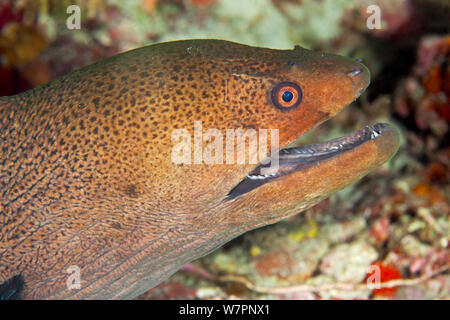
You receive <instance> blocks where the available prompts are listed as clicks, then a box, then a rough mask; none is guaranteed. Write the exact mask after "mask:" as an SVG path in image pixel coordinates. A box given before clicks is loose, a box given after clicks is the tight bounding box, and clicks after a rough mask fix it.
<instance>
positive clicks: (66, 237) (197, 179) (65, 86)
mask: <svg viewBox="0 0 450 320" xmlns="http://www.w3.org/2000/svg"><path fill="white" fill-rule="evenodd" d="M369 82H370V75H369V71H368V70H367V68H366V67H365V66H364V65H362V64H361V63H359V62H357V61H353V60H350V59H348V58H344V57H340V56H336V55H331V54H326V53H321V52H314V51H309V50H306V49H303V48H301V47H299V46H296V47H295V48H294V49H293V50H274V49H268V48H258V47H251V46H246V45H242V44H237V43H233V42H227V41H221V40H186V41H176V42H168V43H162V44H156V45H151V46H147V47H143V48H139V49H136V50H132V51H129V52H126V53H122V54H119V55H116V56H113V57H111V58H108V59H106V60H103V61H100V62H97V63H95V64H92V65H90V66H87V67H84V68H81V69H79V70H76V71H74V72H72V73H70V74H68V75H66V76H64V77H61V78H59V79H56V80H53V81H51V82H49V83H47V84H44V85H42V86H39V87H37V88H35V89H32V90H29V91H27V92H24V93H22V94H19V95H16V96H11V97H2V98H0V129H1V131H0V150H1V154H0V168H1V173H0V283H3V285H1V286H0V291H1V288H3V289H5V288H6V289H7V290H3V291H4V292H3V293H2V292H0V295H2V294H3V298H5V297H6V298H7V297H9V296H13V295H14V296H16V297H19V296H20V297H21V298H24V299H69V298H71V299H82V298H83V299H96V298H100V299H118V298H122V299H125V298H133V297H136V296H137V295H139V294H141V293H143V292H145V291H146V290H148V289H150V288H152V287H154V286H156V285H157V284H158V283H160V282H162V281H164V280H165V279H166V278H167V277H168V276H170V275H171V274H172V273H174V272H175V271H177V270H178V269H179V268H180V267H181V266H183V265H184V264H186V263H188V262H190V261H192V260H194V259H196V258H198V257H201V256H203V255H205V254H207V253H209V252H210V251H212V250H214V249H215V248H217V247H219V246H220V245H222V244H224V243H225V242H227V241H229V240H231V239H233V238H235V237H236V236H238V235H240V234H242V233H244V232H246V231H248V230H251V229H254V228H257V227H260V226H264V225H267V224H271V223H275V222H277V221H279V220H281V219H283V218H286V217H288V216H291V215H294V214H296V213H298V212H300V211H302V210H305V209H307V208H309V207H311V206H312V205H314V204H316V203H317V202H319V201H320V200H322V199H324V198H326V197H328V196H329V195H330V194H332V193H334V192H336V191H337V190H339V189H342V188H344V187H345V186H347V185H348V184H350V183H352V182H354V181H356V180H357V179H359V178H361V177H362V176H364V175H365V174H367V173H368V172H369V171H371V170H373V169H374V168H377V167H378V166H380V165H381V164H383V163H384V162H386V161H387V160H389V159H390V158H391V157H392V156H393V155H394V154H395V152H396V150H397V148H398V145H399V134H398V132H397V130H396V129H395V128H393V127H391V126H389V125H387V124H376V125H373V126H367V127H365V128H363V129H361V130H360V131H357V132H355V133H352V134H350V135H348V136H345V137H342V138H339V139H335V140H332V141H329V142H324V143H319V144H315V145H310V146H300V147H290V146H289V144H290V143H291V142H293V141H294V140H296V139H297V138H298V137H299V136H301V135H303V134H304V133H305V132H307V131H308V130H310V129H311V128H313V127H315V126H317V125H318V124H320V123H321V122H323V121H325V120H327V119H329V118H330V117H332V116H334V115H335V114H336V113H337V112H338V111H339V110H341V109H342V108H343V107H344V106H346V105H348V104H349V103H351V102H352V101H354V100H355V99H356V98H358V97H359V96H360V94H361V93H362V92H363V91H364V90H365V88H366V87H367V86H368V84H369ZM194 121H201V125H202V130H203V131H202V132H203V133H204V132H205V131H206V130H208V129H210V128H214V129H215V130H218V131H219V132H220V133H222V134H223V137H225V134H226V130H228V129H236V130H237V129H242V130H248V129H255V130H259V129H262V128H263V129H268V130H269V129H270V130H278V136H277V138H278V148H279V149H280V151H279V153H278V162H279V165H278V167H277V168H270V167H269V166H268V165H269V164H270V163H271V162H269V161H268V160H264V161H262V162H261V160H258V161H259V163H256V164H255V163H250V161H244V162H243V163H238V162H237V161H236V163H209V164H207V163H204V162H197V163H195V161H194V162H193V163H192V164H186V163H176V162H174V160H173V157H172V155H173V154H172V153H173V148H174V146H175V145H176V144H177V143H178V140H176V141H174V138H173V132H174V131H175V130H177V129H184V130H185V132H188V133H189V134H190V135H191V136H192V137H193V136H194V134H195V132H194V130H195V123H194ZM270 132H272V131H270ZM274 132H275V131H274ZM243 137H244V138H245V136H243ZM197 140H198V139H197ZM197 140H195V139H193V140H192V141H191V142H189V144H191V143H192V145H194V147H195V143H198V141H197ZM247 140H249V139H247V138H245V139H241V140H240V142H239V140H238V139H237V138H236V139H235V140H233V142H232V144H231V145H232V146H233V147H235V148H236V150H241V151H242V150H244V151H245V150H247V149H248V156H247V158H246V159H247V160H249V159H250V157H252V156H254V154H252V153H255V151H254V150H253V149H251V148H250V147H249V148H244V149H242V148H241V149H239V147H242V145H243V144H245V143H246V141H247ZM268 140H269V139H268ZM274 141H275V140H274ZM200 143H201V141H200ZM270 145H271V148H270V150H272V146H274V145H275V142H272V140H271V142H270ZM205 146H206V143H205ZM244 147H245V145H244ZM224 148H225V147H224ZM205 149H206V147H205ZM266 156H267V157H268V158H267V159H269V160H270V161H274V159H275V158H274V157H276V156H277V153H274V154H272V153H271V152H269V147H267V152H266V153H265V155H264V157H266ZM263 169H266V170H265V171H264V172H263ZM73 268H78V269H77V270H78V274H75V273H71V272H72V271H71V270H75V269H73ZM73 276H77V277H78V278H79V280H80V281H81V282H80V283H79V287H78V288H77V287H76V286H70V285H68V284H70V283H71V282H70V281H72V280H73V278H71V277H73ZM70 279H72V280H70ZM73 283H77V282H73ZM14 284H16V285H15V287H14ZM19 289H20V292H19ZM5 291H6V293H5Z"/></svg>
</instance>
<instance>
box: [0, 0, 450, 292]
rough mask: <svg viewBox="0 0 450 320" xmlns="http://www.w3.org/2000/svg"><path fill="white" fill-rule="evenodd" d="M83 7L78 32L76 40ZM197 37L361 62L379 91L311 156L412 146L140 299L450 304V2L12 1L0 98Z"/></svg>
mask: <svg viewBox="0 0 450 320" xmlns="http://www.w3.org/2000/svg"><path fill="white" fill-rule="evenodd" d="M71 5H77V6H79V8H80V9H81V11H80V12H81V16H80V17H81V20H80V29H77V28H75V29H70V28H68V24H67V23H68V19H69V18H70V17H71V15H72V12H70V13H68V12H67V8H68V7H69V6H71ZM377 10H379V12H378V13H379V18H380V20H379V21H378V22H379V23H377V21H376V20H374V19H375V18H376V14H377ZM72 22H73V21H72ZM193 38H216V39H224V40H231V41H236V42H240V43H244V44H248V45H255V46H262V47H270V48H278V49H292V48H293V47H294V45H301V46H303V47H306V48H308V49H313V50H320V51H326V52H331V53H336V54H340V55H345V56H349V57H353V58H360V59H362V61H363V63H364V64H366V65H367V66H368V68H369V69H370V71H371V74H372V83H371V85H370V86H369V88H368V89H367V91H366V92H365V93H364V94H363V95H362V96H361V98H360V99H358V100H357V101H355V102H354V103H353V104H351V105H350V106H348V107H347V108H345V109H344V110H343V111H342V112H340V114H338V115H337V116H336V117H334V118H333V119H331V120H329V121H327V122H326V123H324V124H323V125H321V126H320V127H318V128H316V129H314V130H313V131H312V132H310V133H308V134H307V135H306V136H304V137H302V139H301V144H310V143H314V142H318V141H325V140H329V139H331V138H335V137H338V136H342V135H344V134H347V133H349V132H351V131H354V130H357V129H359V128H362V127H364V126H365V125H366V124H368V123H377V122H388V123H392V124H394V125H395V126H397V127H398V128H399V129H400V130H401V133H402V139H403V140H402V145H401V147H400V150H399V152H398V153H397V155H396V156H395V157H394V158H393V159H392V160H391V161H389V162H388V163H386V164H385V165H384V166H382V167H381V168H380V169H378V170H375V171H374V172H372V173H370V174H369V175H368V176H366V177H364V178H363V179H362V180H360V181H359V182H357V183H356V184H354V185H352V186H350V187H347V188H346V189H344V190H342V191H341V192H339V193H337V194H335V195H333V196H331V197H330V198H329V199H326V200H324V201H322V202H321V203H319V204H318V205H316V206H315V207H313V208H311V209H309V210H307V211H306V212H303V213H301V214H298V215H296V216H294V217H291V218H289V219H286V220H283V221H281V222H279V223H277V224H275V225H271V226H267V227H264V228H261V229H258V230H254V231H251V232H248V233H246V234H244V235H242V236H240V237H238V238H236V239H235V240H233V241H231V242H230V243H228V244H226V245H225V246H224V247H222V248H220V249H219V250H217V251H215V252H213V253H212V254H210V255H208V256H206V257H204V258H201V259H199V260H197V261H194V262H193V263H190V264H188V265H186V266H185V267H184V268H183V269H182V270H180V271H179V272H178V273H176V274H174V275H173V276H172V277H171V278H169V279H168V280H167V281H165V282H164V283H162V284H160V285H159V286H157V287H155V288H153V289H151V290H150V291H148V292H147V293H145V294H143V295H141V296H140V297H139V298H138V299H449V298H450V276H449V272H448V270H449V266H450V254H449V249H448V242H449V235H450V217H449V211H450V210H449V209H450V179H449V178H450V146H449V123H450V100H449V99H450V1H448V0H441V1H440V0H378V1H375V0H360V1H350V0H126V1H120V0H89V1H88V0H85V1H84V0H70V1H65V0H14V1H12V0H11V1H10V0H0V96H5V95H13V94H17V93H20V92H23V91H26V90H28V89H31V88H33V87H35V86H38V85H40V84H43V83H45V82H48V81H50V80H52V79H54V78H56V77H59V76H62V75H64V74H66V73H68V72H70V71H72V70H74V69H77V68H80V67H82V66H85V65H88V64H90V63H92V62H94V61H98V60H100V59H103V58H106V57H109V56H112V55H114V54H117V53H119V52H123V51H126V50H129V49H133V48H136V47H140V46H144V45H148V44H152V43H157V42H163V41H170V40H179V39H193ZM280 196H282V195H280ZM371 266H372V267H371ZM373 266H376V267H378V270H380V271H381V281H382V282H386V283H387V284H386V285H385V286H382V287H381V288H378V289H370V288H368V287H367V285H366V282H365V280H366V279H367V278H369V277H370V275H371V270H373ZM388 281H389V282H388Z"/></svg>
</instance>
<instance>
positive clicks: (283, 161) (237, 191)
mask: <svg viewBox="0 0 450 320" xmlns="http://www.w3.org/2000/svg"><path fill="white" fill-rule="evenodd" d="M387 128H389V126H388V125H385V124H382V123H377V124H375V125H373V126H366V127H364V128H363V129H361V130H358V131H356V132H354V133H351V134H349V135H347V136H344V137H340V138H337V139H333V140H330V141H327V142H322V143H317V144H312V145H307V146H301V147H295V148H284V149H281V150H280V151H279V152H278V153H277V155H275V156H276V157H277V158H278V165H273V164H274V163H276V162H274V161H276V159H274V158H273V157H272V158H270V161H267V163H265V164H260V165H259V166H258V167H256V168H255V169H254V170H253V171H251V172H250V173H249V174H248V175H247V176H246V177H245V178H244V179H243V180H242V181H241V182H239V184H237V185H236V187H234V188H233V189H232V190H231V191H230V193H229V194H228V195H227V196H226V198H225V199H226V200H230V199H234V198H236V197H238V196H240V195H243V194H244V193H247V192H249V191H251V190H253V189H255V188H258V187H259V186H261V185H263V184H266V183H268V182H271V181H273V180H276V179H278V178H280V177H282V176H284V175H287V174H290V173H292V172H295V171H299V170H303V169H306V168H309V167H312V166H314V165H317V164H319V163H320V162H322V161H325V160H328V159H330V158H333V157H336V156H339V155H340V154H342V153H345V152H348V151H351V150H353V149H355V148H357V147H358V146H360V145H362V144H363V143H365V142H367V141H371V140H373V139H377V137H379V136H380V135H381V134H383V132H384V131H385V130H386V129H387ZM264 162H266V161H264Z"/></svg>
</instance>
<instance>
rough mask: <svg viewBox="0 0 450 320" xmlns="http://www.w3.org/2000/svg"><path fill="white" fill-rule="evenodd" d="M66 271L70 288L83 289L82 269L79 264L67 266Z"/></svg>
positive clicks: (67, 283) (67, 285)
mask: <svg viewBox="0 0 450 320" xmlns="http://www.w3.org/2000/svg"><path fill="white" fill-rule="evenodd" d="M66 272H67V273H68V274H69V277H68V278H67V280H66V287H67V289H68V290H80V289H81V269H80V267H79V266H76V265H72V266H70V267H68V268H67V270H66Z"/></svg>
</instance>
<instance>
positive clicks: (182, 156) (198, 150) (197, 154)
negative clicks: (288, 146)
mask: <svg viewBox="0 0 450 320" xmlns="http://www.w3.org/2000/svg"><path fill="white" fill-rule="evenodd" d="M193 125H194V130H193V131H194V136H193V137H191V133H190V132H189V131H188V130H187V129H176V130H173V131H172V136H171V139H172V142H174V143H175V145H174V147H173V149H172V154H171V157H172V162H173V163H175V164H258V163H261V164H263V165H269V163H270V166H266V167H263V168H261V174H265V173H268V172H273V171H274V169H275V171H276V170H278V165H279V159H278V148H279V130H278V129H259V130H258V131H257V130H255V129H245V130H244V129H241V128H238V129H226V130H225V137H224V135H223V133H222V131H220V130H219V129H215V128H209V129H207V130H206V131H205V132H203V124H202V121H194V124H193ZM269 135H270V157H268V156H267V155H268V153H269V150H268V149H269V145H268V141H269ZM247 141H248V144H247V143H246V142H247ZM204 144H205V145H204ZM192 145H193V150H192ZM235 145H236V148H235ZM247 146H248V148H246V147H247ZM224 149H225V155H224V154H223V153H224ZM246 150H248V153H246ZM247 154H248V157H247V156H246V155H247Z"/></svg>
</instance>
